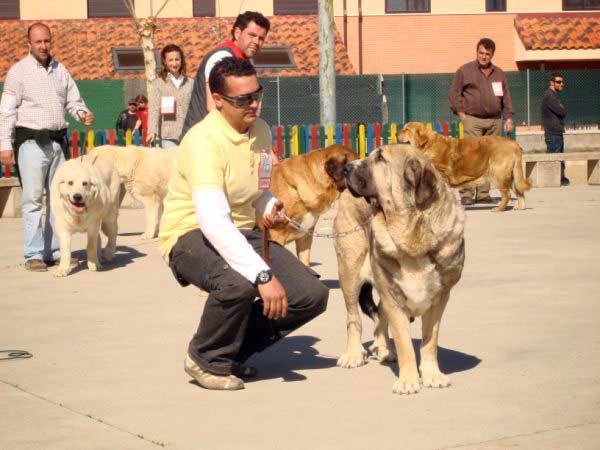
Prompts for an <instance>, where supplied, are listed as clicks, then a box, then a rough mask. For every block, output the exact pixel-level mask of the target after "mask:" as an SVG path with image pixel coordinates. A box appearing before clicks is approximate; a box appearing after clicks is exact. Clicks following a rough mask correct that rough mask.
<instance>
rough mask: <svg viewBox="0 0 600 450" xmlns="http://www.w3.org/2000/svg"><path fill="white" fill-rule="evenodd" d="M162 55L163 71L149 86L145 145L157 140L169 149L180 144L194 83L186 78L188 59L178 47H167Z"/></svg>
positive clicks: (171, 45) (172, 45)
mask: <svg viewBox="0 0 600 450" xmlns="http://www.w3.org/2000/svg"><path fill="white" fill-rule="evenodd" d="M160 56H161V59H162V68H161V70H160V72H159V74H158V77H157V78H156V79H155V80H154V81H153V82H152V85H151V87H150V106H149V108H148V110H149V112H148V134H147V135H146V143H147V144H152V142H154V140H155V139H157V138H158V139H159V140H160V146H161V147H163V148H169V147H175V146H177V145H178V144H179V135H180V134H181V130H182V128H183V122H184V120H185V116H186V114H187V110H188V107H189V105H190V99H191V97H192V88H193V85H194V80H193V79H192V78H189V77H187V76H185V71H186V66H185V57H184V56H183V51H182V50H181V48H179V47H178V46H177V45H174V44H170V45H167V46H165V47H164V48H163V49H162V51H161V52H160Z"/></svg>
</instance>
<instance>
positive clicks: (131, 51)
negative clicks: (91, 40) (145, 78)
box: [112, 47, 161, 73]
mask: <svg viewBox="0 0 600 450" xmlns="http://www.w3.org/2000/svg"><path fill="white" fill-rule="evenodd" d="M112 51H113V63H114V65H115V71H117V72H118V73H143V72H144V71H145V70H146V66H145V65H144V52H143V51H142V48H141V47H113V49H112ZM154 60H155V61H156V70H160V61H161V60H160V55H159V54H158V50H156V49H155V50H154Z"/></svg>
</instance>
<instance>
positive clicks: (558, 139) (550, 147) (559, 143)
mask: <svg viewBox="0 0 600 450" xmlns="http://www.w3.org/2000/svg"><path fill="white" fill-rule="evenodd" d="M544 139H545V141H546V153H564V151H565V141H564V139H563V135H562V134H546V135H544ZM565 178H566V177H565V162H564V161H561V162H560V179H561V181H562V180H564V179H565Z"/></svg>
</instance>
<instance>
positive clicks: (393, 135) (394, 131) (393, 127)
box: [390, 122, 398, 144]
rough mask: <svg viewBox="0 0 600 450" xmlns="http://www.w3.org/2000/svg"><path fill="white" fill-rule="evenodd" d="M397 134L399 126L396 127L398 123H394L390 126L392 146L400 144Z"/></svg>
mask: <svg viewBox="0 0 600 450" xmlns="http://www.w3.org/2000/svg"><path fill="white" fill-rule="evenodd" d="M397 134H398V125H396V122H393V123H392V124H391V125H390V144H397V143H398V138H397V136H396V135H397Z"/></svg>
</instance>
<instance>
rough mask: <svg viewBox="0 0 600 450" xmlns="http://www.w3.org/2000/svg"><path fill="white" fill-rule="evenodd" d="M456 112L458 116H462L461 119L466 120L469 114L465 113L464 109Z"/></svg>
mask: <svg viewBox="0 0 600 450" xmlns="http://www.w3.org/2000/svg"><path fill="white" fill-rule="evenodd" d="M456 114H458V117H459V118H460V120H461V121H463V122H464V121H465V117H467V115H466V114H465V113H464V111H459V112H457V113H456Z"/></svg>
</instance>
